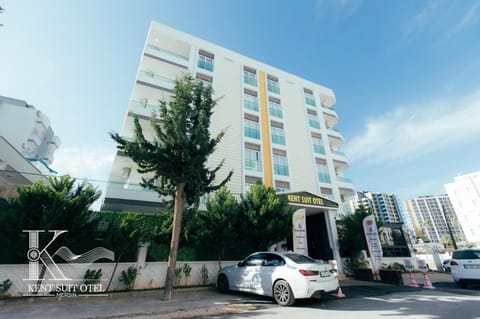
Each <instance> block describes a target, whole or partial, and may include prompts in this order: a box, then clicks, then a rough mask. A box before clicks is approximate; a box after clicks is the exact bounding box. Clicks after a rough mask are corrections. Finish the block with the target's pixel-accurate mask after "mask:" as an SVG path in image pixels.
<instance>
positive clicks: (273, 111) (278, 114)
mask: <svg viewBox="0 0 480 319" xmlns="http://www.w3.org/2000/svg"><path fill="white" fill-rule="evenodd" d="M269 111H270V115H271V116H274V117H278V118H280V119H281V118H283V112H282V110H280V109H278V108H274V107H270V108H269Z"/></svg>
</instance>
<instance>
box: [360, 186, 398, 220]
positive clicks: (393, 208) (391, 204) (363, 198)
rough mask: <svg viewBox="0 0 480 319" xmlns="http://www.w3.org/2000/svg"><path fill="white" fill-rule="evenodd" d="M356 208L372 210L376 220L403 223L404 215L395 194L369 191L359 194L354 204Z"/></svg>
mask: <svg viewBox="0 0 480 319" xmlns="http://www.w3.org/2000/svg"><path fill="white" fill-rule="evenodd" d="M353 203H354V206H355V208H357V207H359V206H360V205H363V206H364V207H366V208H370V209H371V210H372V212H373V214H374V215H375V218H376V219H378V220H381V221H382V222H383V223H384V224H386V223H402V222H404V221H403V218H402V213H401V211H402V210H401V207H400V204H399V201H398V199H397V196H396V195H394V194H384V193H375V192H369V191H362V192H357V198H356V199H355V201H354V202H353Z"/></svg>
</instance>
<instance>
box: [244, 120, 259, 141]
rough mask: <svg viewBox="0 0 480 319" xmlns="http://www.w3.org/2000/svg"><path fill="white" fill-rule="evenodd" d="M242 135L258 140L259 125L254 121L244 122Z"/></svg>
mask: <svg viewBox="0 0 480 319" xmlns="http://www.w3.org/2000/svg"><path fill="white" fill-rule="evenodd" d="M244 134H245V136H246V137H251V138H255V139H260V125H259V124H258V122H256V121H252V120H249V119H245V120H244Z"/></svg>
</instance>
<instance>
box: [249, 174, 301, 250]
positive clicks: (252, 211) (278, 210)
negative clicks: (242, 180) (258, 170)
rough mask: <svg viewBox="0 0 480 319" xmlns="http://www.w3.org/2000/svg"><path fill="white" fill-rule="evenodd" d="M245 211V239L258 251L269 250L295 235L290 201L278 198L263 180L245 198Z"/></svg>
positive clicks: (282, 197)
mask: <svg viewBox="0 0 480 319" xmlns="http://www.w3.org/2000/svg"><path fill="white" fill-rule="evenodd" d="M242 209H243V215H244V216H242V217H243V218H244V219H245V223H246V224H245V225H244V227H245V229H244V234H245V235H244V236H245V238H246V240H248V242H249V243H250V247H251V248H254V249H255V250H266V249H267V248H268V247H269V246H271V245H273V244H275V243H278V242H280V241H282V240H284V239H285V237H286V236H287V234H289V232H291V224H292V211H291V210H290V209H289V207H288V202H287V198H286V197H285V196H278V195H277V194H276V193H275V190H274V189H273V188H271V187H266V186H265V185H264V184H263V183H262V182H261V181H258V182H257V183H256V184H255V185H252V186H251V187H250V190H249V191H248V192H247V193H246V194H245V196H242Z"/></svg>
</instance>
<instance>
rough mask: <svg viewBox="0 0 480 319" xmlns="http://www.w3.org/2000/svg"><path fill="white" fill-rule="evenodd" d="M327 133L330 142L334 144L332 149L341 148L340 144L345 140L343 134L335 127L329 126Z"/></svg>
mask: <svg viewBox="0 0 480 319" xmlns="http://www.w3.org/2000/svg"><path fill="white" fill-rule="evenodd" d="M327 134H328V140H329V142H330V145H331V146H332V149H338V148H340V146H341V145H342V144H343V142H344V140H343V136H342V134H341V133H340V132H339V131H337V130H336V129H333V128H328V129H327Z"/></svg>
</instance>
